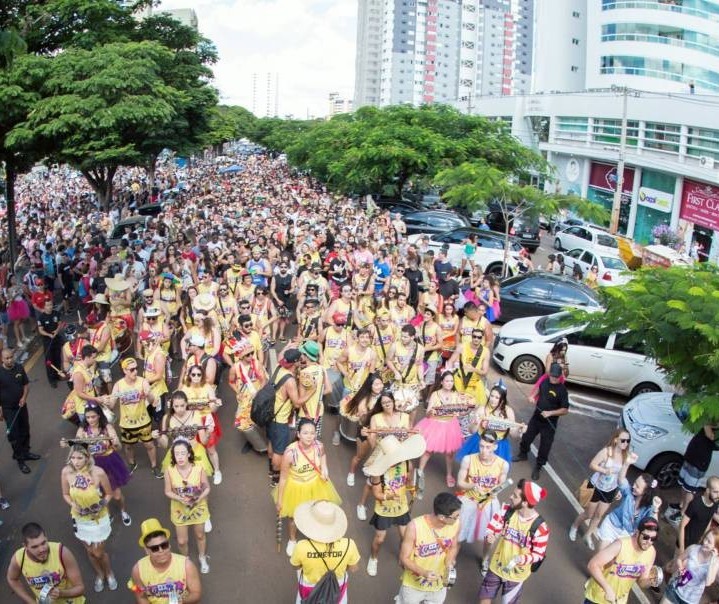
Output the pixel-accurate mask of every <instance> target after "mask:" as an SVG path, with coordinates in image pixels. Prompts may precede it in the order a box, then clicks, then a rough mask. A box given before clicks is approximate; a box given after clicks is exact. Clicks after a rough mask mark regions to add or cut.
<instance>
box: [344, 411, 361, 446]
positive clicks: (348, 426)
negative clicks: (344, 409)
mask: <svg viewBox="0 0 719 604" xmlns="http://www.w3.org/2000/svg"><path fill="white" fill-rule="evenodd" d="M358 433H359V421H358V420H356V419H355V420H353V419H352V418H350V417H349V416H347V415H342V414H341V413H340V434H341V435H342V437H343V438H345V439H347V440H348V441H350V442H355V441H356V440H357V434H358Z"/></svg>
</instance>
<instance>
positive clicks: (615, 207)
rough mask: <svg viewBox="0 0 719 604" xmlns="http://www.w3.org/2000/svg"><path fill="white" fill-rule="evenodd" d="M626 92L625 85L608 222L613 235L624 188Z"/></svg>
mask: <svg viewBox="0 0 719 604" xmlns="http://www.w3.org/2000/svg"><path fill="white" fill-rule="evenodd" d="M627 93H628V89H627V87H626V86H624V87H623V88H622V132H621V134H620V136H619V161H618V162H617V185H616V189H615V190H614V201H613V203H612V220H611V222H610V223H609V232H610V233H612V235H615V234H616V233H617V231H618V230H619V213H620V210H621V208H622V191H623V190H624V154H625V151H626V147H627Z"/></svg>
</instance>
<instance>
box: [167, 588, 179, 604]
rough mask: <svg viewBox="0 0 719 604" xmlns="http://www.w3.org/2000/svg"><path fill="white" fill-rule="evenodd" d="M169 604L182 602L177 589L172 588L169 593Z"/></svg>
mask: <svg viewBox="0 0 719 604" xmlns="http://www.w3.org/2000/svg"><path fill="white" fill-rule="evenodd" d="M167 604H180V596H179V595H178V594H177V589H176V588H175V587H173V588H172V591H171V592H170V593H169V594H168V597H167Z"/></svg>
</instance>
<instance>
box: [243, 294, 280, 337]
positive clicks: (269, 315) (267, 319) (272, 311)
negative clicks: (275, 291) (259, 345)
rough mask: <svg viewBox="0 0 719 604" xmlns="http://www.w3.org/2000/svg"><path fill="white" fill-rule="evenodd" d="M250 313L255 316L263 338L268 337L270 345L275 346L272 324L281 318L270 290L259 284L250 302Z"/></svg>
mask: <svg viewBox="0 0 719 604" xmlns="http://www.w3.org/2000/svg"><path fill="white" fill-rule="evenodd" d="M250 314H251V315H252V316H253V317H255V325H257V329H258V331H259V332H260V335H261V336H262V338H263V339H267V340H268V342H269V343H270V346H274V344H275V341H274V340H273V339H272V325H273V324H274V323H275V322H276V321H277V320H278V319H279V317H278V315H277V309H276V308H275V305H274V304H273V303H272V298H271V297H270V294H269V290H268V289H267V288H266V287H263V286H261V285H258V286H257V287H256V288H255V293H254V296H253V297H252V302H251V304H250Z"/></svg>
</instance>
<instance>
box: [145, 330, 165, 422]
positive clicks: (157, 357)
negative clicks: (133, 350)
mask: <svg viewBox="0 0 719 604" xmlns="http://www.w3.org/2000/svg"><path fill="white" fill-rule="evenodd" d="M138 339H139V340H140V342H141V344H142V347H143V350H142V351H141V352H142V355H141V358H143V359H144V365H145V367H144V371H143V377H144V378H145V379H146V380H147V381H148V382H149V383H150V392H152V394H153V395H154V397H155V400H156V401H160V404H159V405H158V406H157V409H156V408H155V407H153V416H154V417H155V419H156V420H157V419H158V416H159V415H161V414H162V413H163V412H164V409H165V399H166V398H167V397H166V396H165V395H166V394H167V393H168V392H169V391H170V389H169V388H168V387H167V380H166V378H165V376H166V373H167V352H166V351H165V350H163V347H162V346H161V345H160V344H159V342H158V340H157V335H156V334H155V333H154V332H152V331H141V332H140V333H139V336H138Z"/></svg>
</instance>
